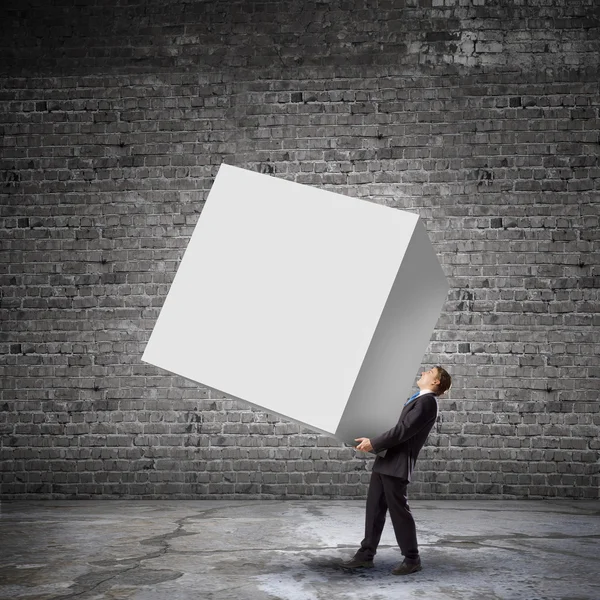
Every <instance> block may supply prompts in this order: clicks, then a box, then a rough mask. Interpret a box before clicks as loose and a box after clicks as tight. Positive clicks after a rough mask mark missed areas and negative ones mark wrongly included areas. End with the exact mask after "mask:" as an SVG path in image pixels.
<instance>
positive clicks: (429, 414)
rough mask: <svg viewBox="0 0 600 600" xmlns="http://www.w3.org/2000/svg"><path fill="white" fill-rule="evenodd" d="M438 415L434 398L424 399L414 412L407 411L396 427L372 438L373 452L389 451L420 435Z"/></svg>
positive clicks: (414, 408) (415, 407)
mask: <svg viewBox="0 0 600 600" xmlns="http://www.w3.org/2000/svg"><path fill="white" fill-rule="evenodd" d="M436 415H437V406H436V401H435V398H434V397H433V396H430V397H428V398H424V399H423V401H422V402H419V403H418V404H416V405H415V406H414V407H413V409H412V410H409V411H407V412H406V414H405V415H404V416H403V417H400V420H399V421H398V424H397V425H396V426H395V427H392V428H391V429H390V430H388V431H386V432H385V433H382V434H381V435H378V436H377V437H374V438H371V446H373V452H375V453H378V452H381V451H382V450H388V449H389V448H393V447H394V446H398V445H400V444H402V443H404V442H406V440H409V439H410V438H411V437H413V436H414V435H416V434H417V433H419V431H421V429H423V428H424V427H427V425H429V424H430V423H431V421H434V420H435V418H436Z"/></svg>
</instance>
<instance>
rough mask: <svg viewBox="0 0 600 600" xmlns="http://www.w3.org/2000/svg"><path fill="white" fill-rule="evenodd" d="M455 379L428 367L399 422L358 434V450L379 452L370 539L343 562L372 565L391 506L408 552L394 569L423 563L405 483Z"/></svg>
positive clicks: (399, 571) (370, 501)
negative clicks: (386, 428) (378, 432)
mask: <svg viewBox="0 0 600 600" xmlns="http://www.w3.org/2000/svg"><path fill="white" fill-rule="evenodd" d="M451 384H452V380H451V378H450V375H449V374H448V372H447V371H446V370H445V369H442V367H433V368H432V369H430V370H429V371H423V372H422V373H421V377H420V379H419V380H418V381H417V386H418V387H419V390H420V391H419V392H417V393H416V394H414V395H413V396H411V397H410V398H409V399H408V400H407V402H406V404H405V405H404V408H403V410H402V413H401V414H400V419H399V421H398V424H397V425H396V426H395V427H392V429H390V430H389V431H386V432H385V433H382V434H381V435H379V436H377V437H375V438H372V439H369V438H364V437H363V438H356V441H357V442H360V443H359V444H358V446H357V447H356V449H357V450H360V451H362V452H374V453H375V454H377V455H378V456H377V458H376V459H375V463H374V464H373V470H372V472H371V481H370V484H369V492H368V495H367V510H366V519H365V539H364V540H363V541H362V542H361V545H360V549H359V550H358V551H357V552H356V554H355V555H354V558H352V559H350V560H347V561H345V562H343V563H342V565H341V566H342V567H344V568H346V569H360V568H369V567H372V566H373V558H374V556H375V554H376V552H377V546H378V545H379V540H380V538H381V532H382V531H383V526H384V524H385V514H386V511H387V510H389V511H390V518H391V520H392V525H393V527H394V533H395V535H396V541H397V542H398V546H400V550H401V552H402V555H403V556H404V561H403V562H402V563H400V564H399V565H398V566H397V567H396V568H394V569H393V570H392V573H393V574H394V575H409V574H410V573H416V572H417V571H420V570H421V569H422V566H421V559H420V557H419V549H418V546H417V532H416V528H415V521H414V519H413V517H412V514H411V512H410V508H409V507H408V502H407V495H406V488H407V486H408V484H409V483H410V480H411V475H412V472H413V470H414V468H415V463H416V461H417V456H418V455H419V452H420V450H421V448H422V447H423V444H424V443H425V440H426V439H427V436H428V435H429V432H430V431H431V428H432V427H433V425H434V423H435V420H436V418H437V412H438V408H437V399H436V398H437V396H441V395H442V394H444V393H445V392H446V391H447V390H449V389H450V386H451ZM384 450H385V451H386V452H383V451H384ZM380 453H381V454H380Z"/></svg>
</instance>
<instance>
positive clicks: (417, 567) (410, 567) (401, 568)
mask: <svg viewBox="0 0 600 600" xmlns="http://www.w3.org/2000/svg"><path fill="white" fill-rule="evenodd" d="M422 569H423V567H422V566H421V561H419V562H418V563H412V564H411V563H407V562H406V561H402V562H401V563H400V564H399V565H398V566H397V567H395V568H394V569H392V575H410V574H411V573H416V572H417V571H421V570H422Z"/></svg>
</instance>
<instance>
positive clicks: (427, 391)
mask: <svg viewBox="0 0 600 600" xmlns="http://www.w3.org/2000/svg"><path fill="white" fill-rule="evenodd" d="M423 394H433V395H434V396H437V394H436V393H435V392H434V391H433V390H431V389H429V388H422V389H421V391H420V392H419V396H422V395H423Z"/></svg>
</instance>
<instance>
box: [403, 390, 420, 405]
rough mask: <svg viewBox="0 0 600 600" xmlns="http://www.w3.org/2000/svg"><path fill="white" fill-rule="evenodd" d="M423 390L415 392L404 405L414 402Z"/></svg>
mask: <svg viewBox="0 0 600 600" xmlns="http://www.w3.org/2000/svg"><path fill="white" fill-rule="evenodd" d="M420 393H421V392H417V393H416V394H413V395H412V396H411V397H410V398H409V399H408V400H407V401H406V402H405V403H404V406H406V405H407V404H408V403H409V402H412V401H413V400H414V399H415V398H416V397H417V396H418V395H419V394H420Z"/></svg>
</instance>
